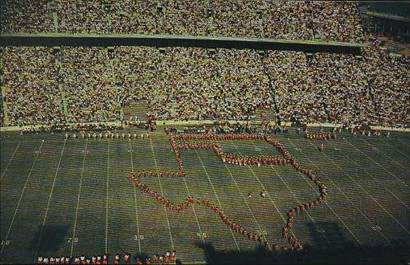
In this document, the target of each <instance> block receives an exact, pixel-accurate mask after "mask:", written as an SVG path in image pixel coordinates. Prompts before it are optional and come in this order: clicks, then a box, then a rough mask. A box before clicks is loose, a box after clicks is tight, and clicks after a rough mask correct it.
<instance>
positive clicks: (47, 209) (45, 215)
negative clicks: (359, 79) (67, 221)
mask: <svg viewBox="0 0 410 265" xmlns="http://www.w3.org/2000/svg"><path fill="white" fill-rule="evenodd" d="M66 144H67V140H64V145H63V148H62V149H61V152H60V159H59V160H58V164H57V169H56V173H55V174H54V179H53V184H52V185H51V191H50V195H49V196H48V201H47V207H46V212H45V214H44V218H43V223H42V224H41V228H40V234H39V237H38V242H37V248H36V255H35V256H34V257H37V255H38V251H39V250H40V245H41V237H42V235H43V230H44V226H45V224H46V222H47V216H48V211H49V209H50V203H51V198H52V197H53V193H54V187H55V184H56V180H57V176H58V171H59V170H60V165H61V160H62V159H63V153H64V150H65V146H66Z"/></svg>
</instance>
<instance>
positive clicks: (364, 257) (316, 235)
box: [177, 222, 410, 265]
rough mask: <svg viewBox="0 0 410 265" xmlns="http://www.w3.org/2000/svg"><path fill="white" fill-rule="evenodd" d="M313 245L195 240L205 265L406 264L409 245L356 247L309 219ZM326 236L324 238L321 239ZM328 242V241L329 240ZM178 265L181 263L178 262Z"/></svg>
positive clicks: (332, 225)
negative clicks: (239, 247)
mask: <svg viewBox="0 0 410 265" xmlns="http://www.w3.org/2000/svg"><path fill="white" fill-rule="evenodd" d="M306 227H307V229H308V231H309V233H310V235H311V238H312V241H313V242H312V245H308V244H307V243H306V242H305V244H304V249H303V250H302V251H299V252H269V251H267V250H265V249H264V248H256V249H254V250H251V251H241V252H236V251H218V250H216V249H215V248H214V246H213V245H212V244H210V243H205V244H204V243H201V242H198V243H197V244H196V245H197V247H199V248H202V249H203V250H204V255H205V261H206V263H207V264H403V265H404V264H406V265H407V264H409V262H410V254H409V253H410V245H409V244H407V243H406V242H403V241H393V242H392V245H389V246H386V245H384V246H359V245H357V244H355V243H354V242H352V241H350V240H348V239H347V238H346V236H345V234H344V233H345V232H344V230H342V229H340V227H339V225H338V224H336V223H331V222H317V223H312V222H309V223H307V224H306ZM325 237H326V238H327V240H325V239H324V238H325ZM329 242H330V243H329ZM177 264H184V263H183V262H181V261H178V262H177Z"/></svg>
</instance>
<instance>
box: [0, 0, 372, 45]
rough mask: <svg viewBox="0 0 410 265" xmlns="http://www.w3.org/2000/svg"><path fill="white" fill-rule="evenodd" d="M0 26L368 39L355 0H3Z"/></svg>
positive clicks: (22, 29)
mask: <svg viewBox="0 0 410 265" xmlns="http://www.w3.org/2000/svg"><path fill="white" fill-rule="evenodd" d="M2 2H3V4H2V5H1V11H2V14H4V15H3V16H2V18H3V19H2V25H4V26H3V27H2V29H1V31H2V32H55V31H56V29H57V31H58V32H69V33H84V32H86V33H99V34H101V33H122V34H128V33H144V34H175V35H194V36H229V37H258V38H281V39H308V40H309V39H323V40H335V41H349V42H361V41H363V40H364V35H363V32H362V28H361V26H360V17H359V16H358V9H357V4H356V3H353V2H332V1H283V0H281V1H269V0H254V1H246V0H227V1H219V0H209V1H202V0H193V1H183V0H173V1H162V0H153V1H133V0H122V1H113V0H98V1H87V0H79V1H70V0H54V1H48V0H36V1H24V0H3V1H2Z"/></svg>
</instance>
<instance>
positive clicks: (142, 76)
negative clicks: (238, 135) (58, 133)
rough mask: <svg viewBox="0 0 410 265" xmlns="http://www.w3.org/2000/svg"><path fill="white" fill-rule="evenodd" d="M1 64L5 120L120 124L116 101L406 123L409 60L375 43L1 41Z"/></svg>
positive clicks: (159, 112) (218, 116)
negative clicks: (335, 49)
mask: <svg viewBox="0 0 410 265" xmlns="http://www.w3.org/2000/svg"><path fill="white" fill-rule="evenodd" d="M261 59H262V60H261ZM1 60H2V64H3V68H4V69H3V70H4V71H3V72H4V75H3V80H4V91H3V93H4V94H5V96H4V101H5V103H6V104H7V110H6V113H5V114H6V115H7V118H8V121H9V125H31V124H48V125H52V124H61V123H74V122H107V121H118V120H122V118H123V115H122V109H121V108H122V106H124V105H127V104H133V103H138V102H140V101H141V100H143V101H144V102H146V104H147V116H148V117H150V118H152V119H154V120H155V119H159V120H163V119H164V120H170V119H171V120H172V119H177V120H188V119H189V120H201V119H210V120H229V119H231V120H234V119H235V120H250V119H252V118H253V117H254V115H255V113H256V111H257V110H258V109H268V110H269V111H272V112H275V111H276V108H275V106H276V107H277V109H278V113H277V116H278V118H279V119H280V120H281V121H293V122H299V123H302V124H304V123H311V122H331V123H342V124H347V125H349V124H360V125H364V126H368V125H383V126H399V127H403V126H407V125H408V124H409V120H410V106H409V104H408V102H410V92H409V90H408V89H407V88H408V87H409V85H410V84H409V79H408V76H409V67H408V65H409V59H406V58H404V57H400V58H395V57H391V56H389V55H388V54H386V53H385V52H384V51H383V50H381V49H380V48H379V47H378V46H377V45H373V46H370V47H368V48H365V50H364V52H363V54H362V56H355V55H348V54H329V53H317V54H314V55H312V56H307V55H306V54H304V53H301V52H293V51H269V52H267V53H266V54H265V55H263V54H259V53H258V52H257V51H255V50H229V49H216V50H214V49H202V48H165V49H157V48H152V47H114V48H113V49H107V48H102V47H82V48H72V47H61V48H60V49H54V48H45V47H19V48H16V47H7V48H5V49H4V50H3V51H2V59H1ZM264 67H266V71H265V70H264ZM268 77H270V79H271V80H272V81H271V83H270V81H269V78H268Z"/></svg>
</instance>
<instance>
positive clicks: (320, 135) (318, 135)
mask: <svg viewBox="0 0 410 265" xmlns="http://www.w3.org/2000/svg"><path fill="white" fill-rule="evenodd" d="M305 138H306V139H310V140H330V139H335V138H336V134H334V133H330V132H310V133H309V132H307V133H306V134H305Z"/></svg>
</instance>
